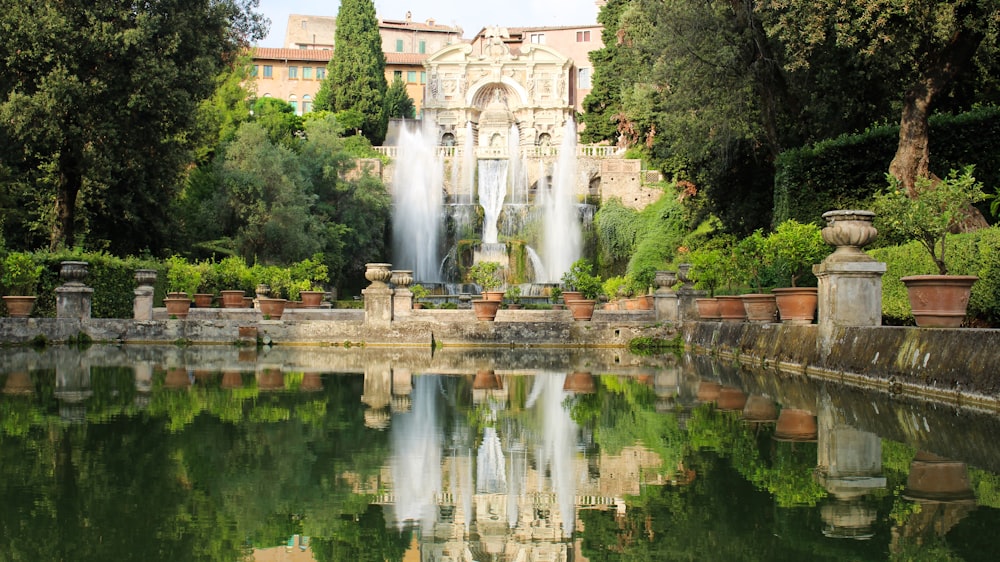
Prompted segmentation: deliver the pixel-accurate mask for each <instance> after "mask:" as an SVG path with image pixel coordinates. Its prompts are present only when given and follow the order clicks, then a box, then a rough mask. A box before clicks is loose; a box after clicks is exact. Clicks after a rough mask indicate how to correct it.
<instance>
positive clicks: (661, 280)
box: [653, 270, 677, 294]
mask: <svg viewBox="0 0 1000 562" xmlns="http://www.w3.org/2000/svg"><path fill="white" fill-rule="evenodd" d="M653 284H654V285H656V293H657V294H664V293H672V292H674V289H673V286H674V285H676V284H677V272H675V271H662V270H661V271H657V272H656V275H655V276H654V277H653Z"/></svg>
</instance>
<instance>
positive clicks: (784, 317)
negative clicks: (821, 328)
mask: <svg viewBox="0 0 1000 562" xmlns="http://www.w3.org/2000/svg"><path fill="white" fill-rule="evenodd" d="M771 293H773V294H774V298H775V299H776V300H777V304H778V312H779V313H780V315H781V321H782V323H784V324H812V322H813V320H814V319H815V318H816V303H817V302H818V300H819V293H818V292H817V289H816V287H784V288H780V289H771Z"/></svg>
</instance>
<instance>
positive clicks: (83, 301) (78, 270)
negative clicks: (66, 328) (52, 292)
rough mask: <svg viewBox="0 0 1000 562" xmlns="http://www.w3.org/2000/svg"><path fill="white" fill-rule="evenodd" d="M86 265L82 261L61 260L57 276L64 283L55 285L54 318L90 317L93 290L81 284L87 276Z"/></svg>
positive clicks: (83, 318)
mask: <svg viewBox="0 0 1000 562" xmlns="http://www.w3.org/2000/svg"><path fill="white" fill-rule="evenodd" d="M87 265H88V264H87V262H84V261H64V262H62V267H61V268H60V270H59V277H60V278H61V279H62V280H63V281H64V283H63V284H62V285H61V286H59V287H56V318H73V319H78V320H85V319H88V318H90V309H91V303H92V302H93V300H94V290H93V289H91V288H90V287H87V286H86V285H84V284H83V280H84V279H86V278H87V273H88V271H87Z"/></svg>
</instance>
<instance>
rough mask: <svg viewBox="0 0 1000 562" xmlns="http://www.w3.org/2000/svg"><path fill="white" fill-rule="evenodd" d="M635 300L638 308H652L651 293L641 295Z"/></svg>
mask: <svg viewBox="0 0 1000 562" xmlns="http://www.w3.org/2000/svg"><path fill="white" fill-rule="evenodd" d="M636 300H638V301H639V310H653V295H642V296H641V297H638V298H637V299H636Z"/></svg>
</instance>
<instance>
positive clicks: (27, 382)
mask: <svg viewBox="0 0 1000 562" xmlns="http://www.w3.org/2000/svg"><path fill="white" fill-rule="evenodd" d="M34 391H35V385H34V383H32V382H31V375H29V374H28V373H26V372H24V371H17V372H15V373H10V374H8V375H7V381H6V382H5V383H4V385H3V392H4V394H31V393H32V392H34Z"/></svg>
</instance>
